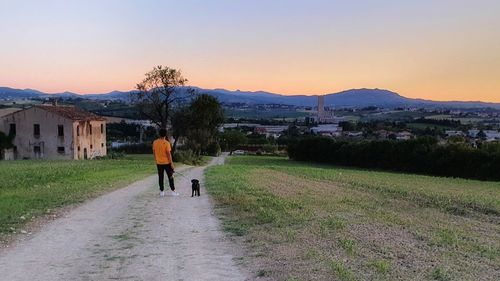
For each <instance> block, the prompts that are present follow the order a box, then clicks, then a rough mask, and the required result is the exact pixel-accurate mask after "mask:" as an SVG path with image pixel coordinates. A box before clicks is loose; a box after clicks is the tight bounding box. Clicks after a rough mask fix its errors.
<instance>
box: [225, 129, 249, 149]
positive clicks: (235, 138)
mask: <svg viewBox="0 0 500 281" xmlns="http://www.w3.org/2000/svg"><path fill="white" fill-rule="evenodd" d="M219 139H220V142H221V143H222V144H223V145H224V146H225V148H226V149H227V150H228V151H229V155H232V154H233V151H235V150H236V147H238V145H240V144H246V143H247V141H248V139H247V136H246V135H245V134H244V133H242V132H240V131H236V130H230V131H225V132H224V133H221V134H220V135H219Z"/></svg>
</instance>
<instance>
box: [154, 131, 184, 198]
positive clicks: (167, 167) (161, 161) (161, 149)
mask: <svg viewBox="0 0 500 281" xmlns="http://www.w3.org/2000/svg"><path fill="white" fill-rule="evenodd" d="M159 133H160V137H159V138H158V139H156V140H155V141H154V142H153V154H154V156H155V161H156V168H157V169H158V183H159V185H160V197H163V196H165V192H164V191H163V190H164V184H163V183H164V177H165V172H167V176H168V184H169V185H170V189H171V190H172V196H177V195H179V194H178V193H177V192H175V186H174V161H172V154H171V150H172V149H171V146H170V142H168V141H167V130H165V129H160V132H159Z"/></svg>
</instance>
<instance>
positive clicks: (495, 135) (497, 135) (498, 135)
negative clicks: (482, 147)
mask: <svg viewBox="0 0 500 281" xmlns="http://www.w3.org/2000/svg"><path fill="white" fill-rule="evenodd" d="M484 134H485V135H486V140H487V141H495V140H500V132H498V131H496V130H485V131H484Z"/></svg>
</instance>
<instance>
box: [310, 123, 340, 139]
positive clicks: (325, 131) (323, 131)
mask: <svg viewBox="0 0 500 281" xmlns="http://www.w3.org/2000/svg"><path fill="white" fill-rule="evenodd" d="M311 133H314V134H317V135H322V136H330V137H340V136H341V135H342V127H340V126H339V125H338V124H320V125H318V126H316V127H312V128H311Z"/></svg>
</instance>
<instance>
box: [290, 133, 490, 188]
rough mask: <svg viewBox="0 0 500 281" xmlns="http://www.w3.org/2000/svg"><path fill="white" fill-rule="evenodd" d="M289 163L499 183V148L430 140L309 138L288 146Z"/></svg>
mask: <svg viewBox="0 0 500 281" xmlns="http://www.w3.org/2000/svg"><path fill="white" fill-rule="evenodd" d="M287 151H288V155H289V157H290V158H291V159H294V160H299V161H315V162H321V163H329V164H336V165H345V166H354V167H362V168H375V169H386V170H393V171H402V172H412V173H421V174H428V175H436V176H448V177H461V178H471V179H481V180H500V173H498V171H499V170H500V145H499V144H496V145H495V144H488V145H484V146H483V147H481V148H479V149H475V148H472V147H469V146H467V145H465V144H460V143H458V144H449V145H439V144H438V143H437V141H436V140H435V139H433V138H429V137H424V138H418V139H414V140H408V141H394V140H386V141H364V142H349V141H336V140H334V139H330V138H325V137H310V138H305V139H302V140H298V141H297V142H293V143H290V144H289V145H288V148H287Z"/></svg>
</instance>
